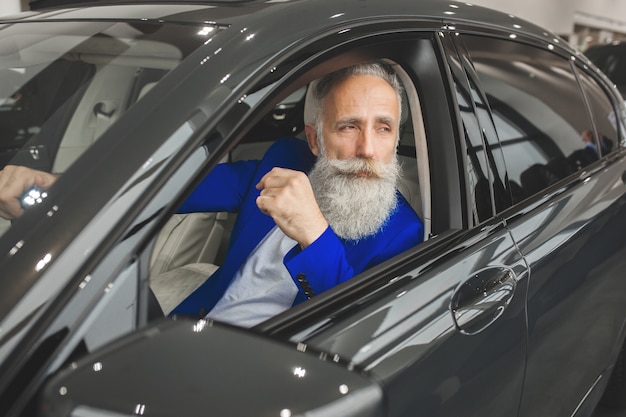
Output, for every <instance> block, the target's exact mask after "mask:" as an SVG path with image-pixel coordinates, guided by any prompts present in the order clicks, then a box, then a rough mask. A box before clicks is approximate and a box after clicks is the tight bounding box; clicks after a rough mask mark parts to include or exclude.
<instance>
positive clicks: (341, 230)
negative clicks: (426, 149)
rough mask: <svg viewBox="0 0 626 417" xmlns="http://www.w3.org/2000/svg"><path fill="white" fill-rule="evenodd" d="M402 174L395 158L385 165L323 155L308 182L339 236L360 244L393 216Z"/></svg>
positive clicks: (321, 153)
mask: <svg viewBox="0 0 626 417" xmlns="http://www.w3.org/2000/svg"><path fill="white" fill-rule="evenodd" d="M400 172H401V171H400V166H399V164H398V161H397V158H396V157H395V156H394V159H393V161H391V162H390V163H388V164H385V163H381V162H378V161H375V160H373V159H365V158H359V157H354V158H350V159H344V160H337V159H328V158H327V157H326V155H325V154H324V152H323V151H322V152H320V157H319V159H318V160H317V162H316V163H315V165H314V167H313V169H312V170H311V173H310V174H309V180H310V181H311V186H312V188H313V192H314V193H315V198H316V200H317V204H318V205H319V207H320V209H321V211H322V213H323V214H324V217H325V218H326V221H327V222H328V224H329V225H330V227H331V228H332V229H333V231H334V232H335V233H336V234H337V236H339V237H341V238H343V239H347V240H359V239H362V238H364V237H367V236H369V235H372V234H374V233H376V232H378V231H379V230H380V229H381V227H383V226H384V224H385V222H386V221H387V219H388V218H389V216H390V215H391V214H392V213H393V211H394V209H395V208H396V205H397V204H398V201H397V200H398V199H397V195H396V185H397V182H398V179H399V177H400ZM357 174H367V176H358V175H357Z"/></svg>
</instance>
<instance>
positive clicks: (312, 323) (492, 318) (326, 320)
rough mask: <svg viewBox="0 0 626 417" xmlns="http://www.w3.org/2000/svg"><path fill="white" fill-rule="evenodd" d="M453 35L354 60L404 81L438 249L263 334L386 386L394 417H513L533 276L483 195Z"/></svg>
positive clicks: (481, 167)
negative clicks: (387, 63) (392, 69)
mask: <svg viewBox="0 0 626 417" xmlns="http://www.w3.org/2000/svg"><path fill="white" fill-rule="evenodd" d="M450 36H451V35H449V34H448V33H444V32H439V33H436V32H435V31H430V32H426V33H420V34H411V35H404V36H403V37H401V39H394V40H389V41H387V42H384V43H383V45H384V48H381V50H382V51H384V52H375V50H374V49H373V48H370V49H369V52H363V51H359V54H357V55H358V57H359V58H360V59H364V55H363V54H365V58H371V59H387V60H391V61H393V62H394V63H395V65H396V67H397V68H399V69H400V71H401V73H402V72H404V75H405V77H404V78H403V81H404V86H405V88H406V89H407V95H408V97H409V100H408V101H409V107H410V117H411V118H412V121H413V130H414V132H415V137H416V143H417V153H418V155H419V154H420V153H422V152H427V155H428V158H427V161H428V166H429V167H430V169H429V172H428V175H427V176H426V175H422V176H421V177H420V179H419V181H420V187H421V188H422V189H424V188H426V189H429V190H430V194H429V196H427V197H426V198H424V197H423V200H424V201H430V204H431V206H430V207H425V210H424V212H425V213H430V214H432V236H431V238H430V239H428V240H427V241H426V242H425V243H423V244H421V245H420V246H418V247H416V248H414V249H412V250H410V251H409V252H407V253H404V254H402V255H400V256H399V257H396V258H394V259H393V260H391V261H389V262H386V263H385V264H383V265H380V266H379V267H377V268H374V269H373V270H371V271H367V272H366V273H364V274H362V275H361V276H359V277H357V278H354V279H353V280H351V281H349V282H348V283H346V284H344V285H341V286H339V287H337V288H336V289H334V290H331V291H329V292H328V293H325V294H322V295H320V296H318V297H317V298H316V299H314V300H312V301H311V302H310V303H307V304H306V305H302V306H300V307H298V308H296V309H294V310H293V311H292V312H290V314H287V315H283V316H282V317H278V318H276V319H274V320H271V321H270V322H268V323H266V324H264V325H262V326H260V328H259V329H260V330H261V331H266V332H268V333H270V334H274V335H276V336H279V337H285V338H288V339H289V340H290V341H291V342H297V343H299V344H301V345H303V346H310V347H311V348H313V349H315V350H320V351H323V352H326V353H327V354H329V355H335V356H336V358H337V359H338V360H339V359H341V360H345V361H348V363H349V364H350V366H352V367H354V369H355V370H359V371H362V372H365V373H367V374H369V375H370V376H371V377H373V378H375V379H377V380H379V381H380V382H381V384H382V385H383V386H384V387H385V396H386V399H387V404H388V414H387V415H389V416H403V415H414V414H415V415H420V416H435V415H437V416H458V415H464V416H502V415H515V414H516V413H517V409H518V405H519V400H520V395H521V389H522V381H523V372H524V360H525V355H526V324H525V298H526V284H527V278H528V269H527V267H526V264H525V261H524V259H523V258H522V257H521V255H520V253H519V252H518V251H517V249H516V246H515V243H514V241H513V239H512V237H511V234H510V232H509V231H508V230H507V229H506V228H505V224H504V222H503V221H502V220H501V219H497V218H495V217H494V216H493V210H492V207H493V206H494V202H493V197H492V191H491V189H490V187H483V183H484V182H483V180H484V179H489V178H493V176H494V175H496V174H494V172H492V167H491V165H490V164H489V162H488V159H489V158H488V155H487V152H486V150H485V145H484V140H483V137H482V135H481V133H480V132H481V129H480V122H479V120H478V118H477V116H476V112H475V103H474V102H473V100H472V98H471V92H470V89H469V87H468V81H467V78H466V77H465V75H464V74H463V73H462V71H460V66H459V62H458V61H459V60H458V57H457V56H456V52H455V50H454V49H453V48H448V47H446V48H444V45H443V44H442V41H441V39H443V43H444V44H447V45H448V46H449V45H450V43H449V41H448V40H447V39H448V38H449V37H450ZM452 36H453V35H452ZM342 58H343V62H346V61H349V60H350V57H349V56H348V55H346V56H345V57H342ZM352 59H354V58H352ZM420 119H423V123H421V122H420ZM421 137H424V138H425V141H426V144H425V147H421V145H420V139H419V138H421ZM418 160H419V156H418ZM420 163H422V161H421V160H420V162H418V164H420ZM424 177H427V178H426V179H425V178H424ZM426 181H427V182H428V184H425V182H426ZM485 199H486V200H485ZM485 202H486V206H487V210H484V209H483V208H479V207H478V206H479V205H485ZM305 323H306V326H305V325H304V324H305Z"/></svg>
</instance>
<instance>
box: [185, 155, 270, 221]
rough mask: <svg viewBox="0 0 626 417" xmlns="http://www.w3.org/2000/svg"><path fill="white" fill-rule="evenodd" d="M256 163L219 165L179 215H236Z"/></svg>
mask: <svg viewBox="0 0 626 417" xmlns="http://www.w3.org/2000/svg"><path fill="white" fill-rule="evenodd" d="M258 166H259V161H238V162H231V163H223V164H218V165H217V166H216V167H215V168H213V169H212V170H211V172H209V174H208V175H207V176H206V177H205V178H204V179H203V180H202V182H201V183H200V184H199V185H198V186H197V187H196V189H195V190H194V191H193V193H191V195H190V196H189V197H188V198H187V200H185V202H184V203H183V204H182V205H181V206H180V208H179V209H178V213H194V212H216V211H227V212H230V213H235V212H237V211H238V210H239V207H240V206H241V204H242V203H243V200H244V197H245V195H246V193H247V192H248V190H249V189H250V188H251V187H254V186H255V184H252V182H253V179H254V175H255V173H256V171H257V168H258Z"/></svg>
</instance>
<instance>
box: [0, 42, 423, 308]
mask: <svg viewBox="0 0 626 417" xmlns="http://www.w3.org/2000/svg"><path fill="white" fill-rule="evenodd" d="M66 41H67V40H65V42H66ZM73 42H74V43H75V44H76V46H75V47H74V48H73V49H72V50H71V52H64V51H65V49H64V48H66V44H65V43H63V42H60V43H59V44H58V45H57V44H56V43H55V40H54V39H51V40H50V41H42V42H39V43H34V44H33V47H32V48H31V50H30V52H31V54H32V60H33V61H34V62H32V63H31V64H32V65H31V66H29V67H28V68H26V69H25V71H24V72H23V73H20V72H19V71H15V70H6V71H10V72H11V74H10V75H11V76H13V77H16V78H18V80H16V82H15V83H14V84H15V85H16V86H17V87H16V89H15V91H13V90H12V91H10V92H7V93H6V94H5V95H6V96H8V95H14V94H16V93H17V92H18V91H19V92H20V94H21V95H20V96H19V100H18V105H16V104H15V103H14V102H9V101H7V103H5V104H6V105H12V106H9V107H7V108H5V109H4V110H5V111H1V112H0V126H2V127H3V128H5V130H10V131H11V133H5V136H4V138H3V139H2V141H7V142H12V144H11V146H7V147H3V146H1V143H0V163H1V164H2V166H4V165H5V164H7V163H11V164H15V165H25V166H29V167H31V168H35V169H41V170H44V171H49V172H54V173H59V174H60V173H63V172H65V170H66V169H67V168H68V167H69V166H70V165H71V164H72V162H73V161H75V160H76V159H77V158H78V157H80V155H81V154H82V153H83V152H84V151H85V150H86V149H87V148H89V147H90V146H91V145H92V144H93V143H94V142H95V141H96V140H97V139H98V138H99V137H100V135H102V133H103V132H104V131H106V129H107V128H108V127H109V126H111V125H112V124H113V123H114V122H115V121H116V120H118V119H119V118H120V117H121V116H122V115H123V114H124V113H125V112H126V111H127V110H128V109H129V108H130V107H131V106H132V105H133V104H134V103H136V102H137V101H138V100H141V99H142V98H144V96H147V95H149V92H150V90H151V89H152V88H153V87H154V86H155V85H156V84H157V83H158V81H159V80H160V79H161V78H162V77H163V76H164V75H165V74H166V73H167V72H168V71H170V70H171V69H172V68H173V67H175V66H176V65H177V63H178V62H180V52H179V51H177V50H176V48H173V47H171V48H166V52H165V53H162V54H161V56H160V57H159V58H158V59H157V58H154V57H152V55H151V54H150V52H151V51H152V50H154V48H155V45H154V44H153V43H151V42H150V41H134V42H133V45H132V47H131V48H129V49H128V50H125V51H124V54H122V55H120V56H117V57H114V58H110V57H106V56H104V55H103V54H99V53H98V51H100V50H104V51H106V50H109V49H111V48H115V47H116V44H117V43H119V41H118V40H116V39H109V38H106V37H93V38H89V39H88V40H87V41H85V40H84V39H82V38H80V39H76V40H75V41H73ZM165 46H168V45H165ZM159 48H163V45H159ZM40 49H42V50H43V49H45V50H46V53H45V54H44V53H43V52H42V50H40ZM50 53H52V54H58V57H56V58H55V59H54V61H53V63H52V65H50V64H49V63H47V61H46V59H47V58H49V56H48V54H50ZM37 60H41V62H36V61H37ZM390 64H392V66H393V67H394V69H395V71H396V72H397V74H398V75H399V78H400V80H401V82H402V83H403V85H404V87H405V97H404V100H403V101H404V103H405V104H406V105H405V106H404V107H405V108H404V109H403V116H404V117H403V120H402V125H401V132H400V135H401V137H400V141H399V145H398V157H399V159H400V162H401V166H402V169H403V176H402V180H401V181H400V183H399V184H398V188H399V191H400V192H401V193H402V194H403V195H404V197H405V198H406V199H407V201H409V203H410V204H411V205H412V207H413V208H414V209H415V211H416V212H417V213H418V215H419V216H420V218H421V219H422V221H423V222H424V227H425V239H426V238H427V237H428V236H429V235H430V224H431V223H430V219H431V215H430V178H429V166H428V157H427V155H428V152H427V143H426V134H425V129H424V123H423V120H422V114H421V111H420V100H419V97H418V94H417V91H416V89H415V86H414V85H413V83H412V82H411V80H410V78H409V76H408V75H407V74H406V72H404V70H403V69H402V67H400V66H399V65H397V64H394V63H390ZM22 65H23V63H22ZM40 73H41V74H40ZM38 74H39V75H40V76H37V75H38ZM20 75H21V76H22V79H19V78H20ZM51 79H52V80H55V79H58V80H66V81H64V83H65V84H63V85H61V84H62V83H59V85H55V86H54V87H56V88H52V87H53V86H51V85H50V84H51V83H50V80H51ZM44 81H45V83H44ZM68 83H69V84H68ZM44 84H45V85H44ZM52 84H55V83H52ZM270 87H272V86H271V85H270V86H266V87H265V88H261V89H259V91H256V92H254V93H253V94H249V95H247V97H246V98H245V103H246V104H247V105H248V106H250V107H252V106H254V105H255V104H256V101H258V100H260V99H261V97H263V96H264V94H265V92H266V91H267V90H266V88H270ZM59 88H62V89H63V91H65V93H64V94H60V95H59V92H58V89H59ZM43 89H48V90H49V91H48V90H46V91H48V93H47V94H43V95H42V94H41V92H42V91H43ZM53 90H54V91H53ZM306 92H307V86H306V85H303V86H301V88H299V89H297V90H296V91H294V92H293V93H292V94H291V95H289V96H288V97H287V98H285V99H284V100H282V101H280V102H279V103H278V104H276V106H275V107H274V108H273V109H272V110H271V111H270V112H269V113H268V114H266V115H265V116H264V117H263V118H262V119H261V120H260V121H259V122H258V123H257V124H256V125H255V126H253V127H252V128H251V129H249V133H248V134H247V135H246V136H245V137H243V139H242V140H241V141H240V143H239V144H238V145H237V146H236V147H235V148H234V149H232V150H231V151H230V152H229V154H228V155H227V156H226V157H225V158H224V162H232V161H238V160H246V159H259V158H261V157H262V155H263V154H264V152H265V150H266V149H267V148H268V147H269V146H270V145H271V143H273V141H275V140H277V139H279V138H280V137H284V136H297V137H300V138H301V139H303V140H304V117H305V114H306V113H307V108H306V102H307V100H306ZM31 93H32V94H33V95H34V94H36V93H37V94H38V97H39V96H43V97H44V98H45V97H51V100H52V98H54V100H56V101H51V102H48V101H46V100H43V99H39V100H38V101H36V103H37V107H32V106H31V107H27V104H28V99H29V96H30V95H31ZM5 107H6V106H5ZM16 116H19V117H16ZM35 116H37V117H35ZM21 119H28V120H23V123H25V125H24V126H21V125H20V126H18V125H17V124H16V123H18V122H20V120H21ZM25 132H26V133H25ZM51 138H53V139H51ZM17 139H19V141H18V142H19V143H17V142H16V140H17ZM44 139H45V143H44V142H43V141H44ZM40 142H41V143H40ZM16 144H17V146H16ZM16 149H18V151H16ZM235 218H236V215H235V214H232V213H193V214H173V215H172V216H171V218H170V219H169V220H168V222H167V223H166V224H165V226H164V227H163V228H162V230H161V232H160V233H159V235H158V237H157V238H156V240H155V243H154V246H153V252H152V256H151V261H150V279H151V287H152V290H153V291H154V293H155V294H156V296H157V299H158V300H159V303H160V305H161V307H162V309H163V312H164V313H165V314H167V313H168V312H169V311H170V310H171V309H172V308H173V307H174V306H175V305H176V304H178V302H180V301H181V300H182V299H183V298H184V296H185V295H186V294H189V293H190V292H191V291H193V289H195V288H196V287H197V286H198V285H199V284H200V283H201V282H203V281H204V280H205V279H206V278H207V277H209V276H210V275H211V274H212V273H213V272H214V271H215V270H216V269H217V267H218V266H219V265H220V263H221V261H222V260H223V258H224V256H225V252H226V248H227V247H228V241H229V233H230V230H231V228H232V226H233V224H234V221H235ZM8 227H10V222H9V221H6V220H3V219H2V222H1V223H0V234H2V233H3V232H4V230H6V229H8Z"/></svg>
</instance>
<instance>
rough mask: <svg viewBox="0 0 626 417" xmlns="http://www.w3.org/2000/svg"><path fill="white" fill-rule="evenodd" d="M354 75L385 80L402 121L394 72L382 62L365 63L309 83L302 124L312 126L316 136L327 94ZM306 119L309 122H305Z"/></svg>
mask: <svg viewBox="0 0 626 417" xmlns="http://www.w3.org/2000/svg"><path fill="white" fill-rule="evenodd" d="M354 75H371V76H374V77H379V78H382V79H383V80H385V81H386V82H387V83H388V84H389V85H390V86H391V87H392V88H393V90H394V91H395V92H396V96H398V108H399V109H400V115H399V116H400V117H399V120H402V95H403V89H402V84H401V83H400V80H399V79H398V76H397V75H396V73H395V71H394V70H393V69H392V68H391V67H390V66H389V65H387V64H384V63H382V62H378V61H372V62H366V63H363V64H357V65H353V66H351V67H347V68H343V69H340V70H338V71H335V72H333V73H330V74H328V75H325V76H324V77H322V78H320V79H319V80H317V81H315V82H313V83H311V86H310V87H309V88H310V89H311V91H310V92H309V94H307V96H308V99H309V103H307V107H309V109H308V111H307V113H308V115H307V114H305V121H304V122H305V123H311V124H313V125H314V126H315V129H316V130H317V133H318V135H319V134H320V133H321V128H322V117H321V116H322V109H323V107H324V100H325V99H326V97H327V96H328V93H329V92H330V91H331V90H332V88H333V87H334V86H336V85H337V84H338V83H340V82H342V81H343V80H345V79H346V78H349V77H351V76H354ZM307 118H308V119H309V120H306V119H307Z"/></svg>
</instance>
